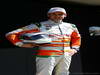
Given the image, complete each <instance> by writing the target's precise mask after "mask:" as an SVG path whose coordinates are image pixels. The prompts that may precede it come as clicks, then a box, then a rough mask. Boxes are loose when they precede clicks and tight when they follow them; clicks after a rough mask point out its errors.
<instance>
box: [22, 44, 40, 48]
mask: <svg viewBox="0 0 100 75" xmlns="http://www.w3.org/2000/svg"><path fill="white" fill-rule="evenodd" d="M35 46H39V45H37V44H23V45H22V46H21V47H25V48H32V47H35Z"/></svg>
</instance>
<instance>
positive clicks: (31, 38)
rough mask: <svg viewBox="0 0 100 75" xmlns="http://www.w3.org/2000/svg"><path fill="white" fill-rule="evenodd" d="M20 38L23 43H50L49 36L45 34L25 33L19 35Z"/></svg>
mask: <svg viewBox="0 0 100 75" xmlns="http://www.w3.org/2000/svg"><path fill="white" fill-rule="evenodd" d="M20 39H21V40H23V43H36V44H44V43H51V38H49V37H48V35H47V34H43V33H41V32H39V33H25V34H22V35H21V36H20Z"/></svg>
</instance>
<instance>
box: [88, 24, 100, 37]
mask: <svg viewBox="0 0 100 75" xmlns="http://www.w3.org/2000/svg"><path fill="white" fill-rule="evenodd" d="M89 33H90V36H93V35H94V36H100V27H99V26H91V27H89Z"/></svg>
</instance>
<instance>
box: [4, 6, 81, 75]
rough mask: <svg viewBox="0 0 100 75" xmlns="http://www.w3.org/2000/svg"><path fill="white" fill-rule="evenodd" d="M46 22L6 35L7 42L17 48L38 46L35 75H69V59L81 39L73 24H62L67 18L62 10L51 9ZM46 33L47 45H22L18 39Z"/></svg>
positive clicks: (58, 8) (77, 47)
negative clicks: (53, 74)
mask: <svg viewBox="0 0 100 75" xmlns="http://www.w3.org/2000/svg"><path fill="white" fill-rule="evenodd" d="M47 16H48V18H49V19H48V20H47V21H43V22H40V24H41V26H40V27H38V26H36V25H35V24H31V25H28V26H25V27H22V28H19V29H17V30H14V31H12V32H9V33H7V34H6V37H7V39H8V40H10V41H11V42H12V43H13V44H14V45H16V46H19V47H33V48H34V46H36V45H38V46H39V50H38V53H37V54H33V56H36V75H52V72H53V70H54V68H55V75H69V67H70V63H71V57H72V55H74V54H75V53H77V51H78V50H79V47H80V42H81V37H80V34H79V32H78V30H77V28H76V26H75V25H74V24H71V23H67V22H63V19H64V18H65V17H66V16H67V13H66V11H65V9H64V8H61V7H53V8H51V9H50V10H49V11H48V13H47ZM37 32H47V34H46V35H47V36H48V37H49V38H51V40H52V41H51V42H50V43H47V44H33V43H25V44H24V43H23V40H20V39H19V38H18V37H19V36H20V35H21V34H23V33H37Z"/></svg>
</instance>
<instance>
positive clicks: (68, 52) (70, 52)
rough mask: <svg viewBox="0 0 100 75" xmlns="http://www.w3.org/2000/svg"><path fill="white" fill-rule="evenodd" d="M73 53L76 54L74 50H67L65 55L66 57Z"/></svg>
mask: <svg viewBox="0 0 100 75" xmlns="http://www.w3.org/2000/svg"><path fill="white" fill-rule="evenodd" d="M75 53H77V50H75V49H70V50H67V51H66V52H65V54H68V55H71V56H72V55H74V54H75Z"/></svg>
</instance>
